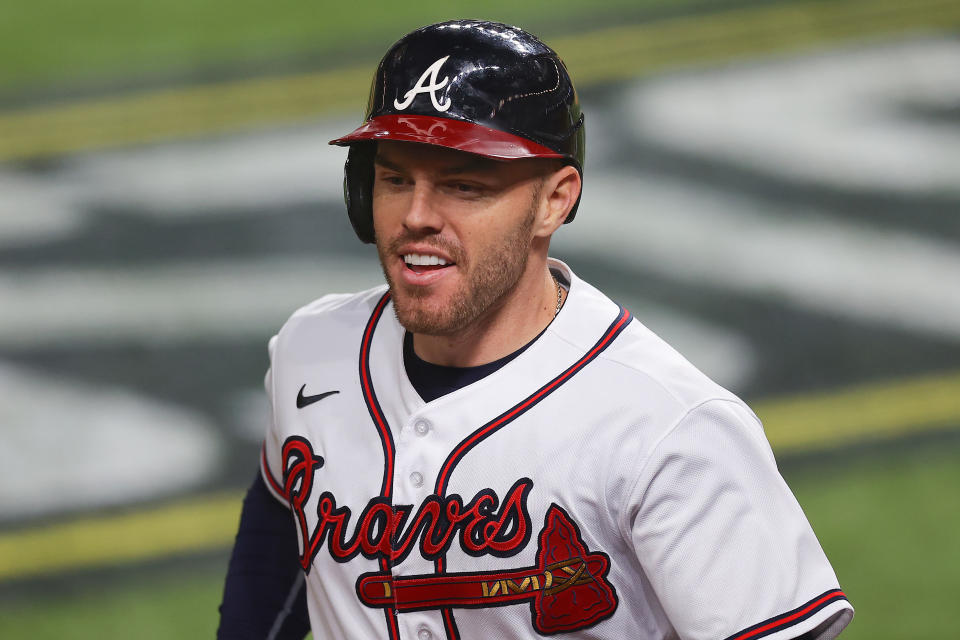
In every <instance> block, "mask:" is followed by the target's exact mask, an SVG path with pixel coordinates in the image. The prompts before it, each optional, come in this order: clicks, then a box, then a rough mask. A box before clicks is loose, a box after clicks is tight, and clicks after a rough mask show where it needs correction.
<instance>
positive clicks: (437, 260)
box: [403, 253, 447, 266]
mask: <svg viewBox="0 0 960 640" xmlns="http://www.w3.org/2000/svg"><path fill="white" fill-rule="evenodd" d="M403 261H404V262H406V263H407V264H414V265H424V266H429V265H441V266H443V265H445V264H447V261H446V260H444V259H443V258H441V257H439V256H428V255H422V254H419V253H408V254H406V255H404V256H403Z"/></svg>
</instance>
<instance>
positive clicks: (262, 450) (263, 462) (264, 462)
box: [260, 442, 290, 501]
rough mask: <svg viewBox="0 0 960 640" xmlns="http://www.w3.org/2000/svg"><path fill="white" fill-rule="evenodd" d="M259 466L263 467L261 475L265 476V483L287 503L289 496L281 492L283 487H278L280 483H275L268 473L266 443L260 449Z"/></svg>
mask: <svg viewBox="0 0 960 640" xmlns="http://www.w3.org/2000/svg"><path fill="white" fill-rule="evenodd" d="M260 466H261V467H263V475H264V476H266V478H267V482H269V483H270V486H271V487H272V488H273V490H274V491H276V492H277V494H278V495H280V497H282V498H283V499H284V500H287V501H289V500H290V496H288V495H287V492H286V491H284V490H283V487H281V486H280V483H279V482H277V481H276V480H275V479H274V477H273V474H272V473H270V466H269V465H268V464H267V443H266V442H264V443H263V445H262V446H261V447H260Z"/></svg>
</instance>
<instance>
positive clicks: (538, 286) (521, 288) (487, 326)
mask: <svg viewBox="0 0 960 640" xmlns="http://www.w3.org/2000/svg"><path fill="white" fill-rule="evenodd" d="M556 287H557V284H556V282H555V281H554V279H553V276H551V275H550V272H549V271H548V270H547V267H546V263H545V262H544V263H542V268H540V267H535V268H534V269H533V270H532V272H531V273H530V274H529V275H527V276H524V278H521V281H520V282H519V283H518V284H517V286H516V287H515V288H514V289H513V290H512V291H511V292H510V293H509V294H508V295H507V296H505V297H504V299H503V300H501V301H500V302H499V303H498V304H496V305H494V306H493V307H491V308H490V309H488V310H487V312H486V313H484V314H483V315H482V316H481V317H479V318H478V319H477V320H476V321H474V322H473V323H471V324H470V325H469V326H467V327H465V328H464V329H463V330H462V331H459V332H457V333H456V334H453V335H448V336H434V335H426V334H422V333H416V334H414V335H413V348H414V351H415V352H416V354H417V355H418V356H419V357H420V358H421V359H423V360H425V361H427V362H430V363H433V364H439V365H444V366H448V367H475V366H479V365H482V364H487V363H488V362H493V361H494V360H498V359H499V358H502V357H504V356H506V355H508V354H510V353H513V352H514V351H516V350H517V349H519V348H520V347H522V346H523V345H525V344H527V343H528V342H529V341H531V340H533V338H535V337H536V336H537V335H538V334H539V333H540V332H542V331H543V330H544V328H545V327H546V326H547V325H548V324H550V322H551V321H552V320H553V318H554V316H555V315H556V311H557V289H556Z"/></svg>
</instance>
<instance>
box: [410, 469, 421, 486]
mask: <svg viewBox="0 0 960 640" xmlns="http://www.w3.org/2000/svg"><path fill="white" fill-rule="evenodd" d="M410 484H412V485H413V486H415V487H422V486H423V474H422V473H420V472H419V471H414V472H413V473H411V474H410Z"/></svg>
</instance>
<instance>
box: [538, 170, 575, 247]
mask: <svg viewBox="0 0 960 640" xmlns="http://www.w3.org/2000/svg"><path fill="white" fill-rule="evenodd" d="M581 186H582V184H581V180H580V172H579V171H577V169H576V168H575V167H572V166H570V165H563V166H562V167H560V168H559V169H557V170H556V171H554V172H552V173H550V174H548V175H547V176H546V178H545V179H544V181H543V184H542V185H541V188H540V207H541V213H542V215H541V216H540V219H539V225H538V228H537V230H536V235H538V236H550V235H552V234H553V232H554V231H556V230H557V229H558V228H559V227H560V225H562V224H563V221H564V220H566V219H567V215H568V214H569V213H570V210H571V209H573V206H574V205H575V204H577V199H578V198H579V197H580V188H581Z"/></svg>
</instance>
